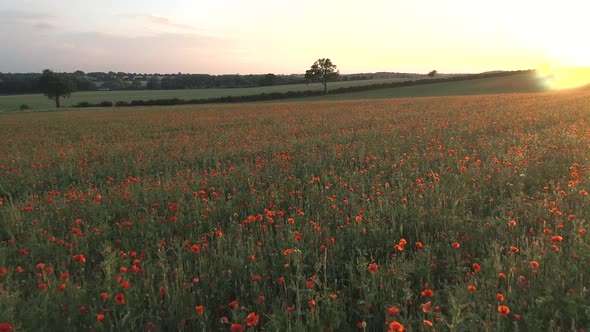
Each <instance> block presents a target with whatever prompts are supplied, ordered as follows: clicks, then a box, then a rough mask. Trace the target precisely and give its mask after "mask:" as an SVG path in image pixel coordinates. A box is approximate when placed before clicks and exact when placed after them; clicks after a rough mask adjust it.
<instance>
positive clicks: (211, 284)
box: [0, 90, 590, 332]
mask: <svg viewBox="0 0 590 332" xmlns="http://www.w3.org/2000/svg"><path fill="white" fill-rule="evenodd" d="M589 101H590V91H588V90H575V91H561V92H548V93H534V94H505V95H478V96H460V97H432V98H405V99H402V98H400V99H379V100H377V99H373V100H347V101H321V102H307V103H305V102H297V103H286V102H276V103H245V104H231V105H228V104H216V105H182V106H174V107H137V108H136V107H133V108H110V109H107V108H103V109H93V110H78V109H75V110H64V111H55V112H4V113H2V114H0V123H1V124H2V125H1V126H0V137H1V138H2V144H0V331H12V330H14V331H90V330H93V331H96V332H103V331H104V332H106V331H152V332H162V331H228V330H229V331H234V332H235V331H242V330H243V331H246V332H249V331H273V332H274V331H294V332H298V331H329V330H332V331H344V332H348V331H359V332H360V331H363V332H367V331H388V329H387V327H388V326H389V327H390V329H389V331H399V330H400V329H399V328H395V327H396V326H398V327H399V326H400V325H399V324H401V325H403V326H404V328H405V330H406V331H490V332H495V331H564V332H566V331H580V330H587V329H588V327H590V301H589V300H588V299H589V297H590V291H589V286H588V285H589V283H588V271H590V237H589V234H587V231H588V229H589V228H590V224H589V222H590V195H588V191H590V159H589V156H590V135H589V134H588V133H590V102H589ZM508 311H510V312H508ZM428 325H432V326H431V327H428ZM232 326H233V327H232ZM363 327H364V328H363ZM394 328H395V329H394Z"/></svg>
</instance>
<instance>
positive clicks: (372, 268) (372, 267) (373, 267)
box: [369, 263, 379, 273]
mask: <svg viewBox="0 0 590 332" xmlns="http://www.w3.org/2000/svg"><path fill="white" fill-rule="evenodd" d="M377 270H379V265H377V263H371V264H369V271H371V272H372V273H375V272H377Z"/></svg>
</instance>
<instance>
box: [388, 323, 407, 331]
mask: <svg viewBox="0 0 590 332" xmlns="http://www.w3.org/2000/svg"><path fill="white" fill-rule="evenodd" d="M403 331H404V326H403V325H402V324H401V323H400V322H398V321H393V322H391V323H389V331H388V332H403Z"/></svg>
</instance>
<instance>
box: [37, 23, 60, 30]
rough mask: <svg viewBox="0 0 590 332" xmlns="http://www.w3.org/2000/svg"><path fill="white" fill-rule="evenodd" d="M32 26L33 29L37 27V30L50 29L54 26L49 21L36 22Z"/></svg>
mask: <svg viewBox="0 0 590 332" xmlns="http://www.w3.org/2000/svg"><path fill="white" fill-rule="evenodd" d="M33 27H34V28H35V29H39V30H51V29H55V28H56V26H55V25H54V24H51V23H37V24H35V25H33Z"/></svg>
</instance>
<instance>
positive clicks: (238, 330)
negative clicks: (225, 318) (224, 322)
mask: <svg viewBox="0 0 590 332" xmlns="http://www.w3.org/2000/svg"><path fill="white" fill-rule="evenodd" d="M242 331H244V328H243V327H242V325H240V324H231V326H230V328H229V332H242Z"/></svg>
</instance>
